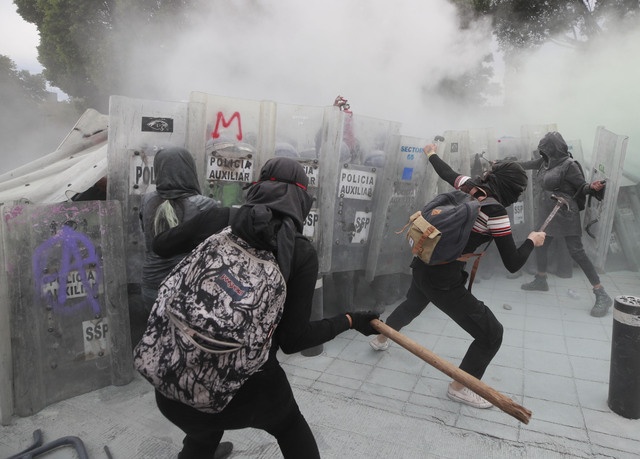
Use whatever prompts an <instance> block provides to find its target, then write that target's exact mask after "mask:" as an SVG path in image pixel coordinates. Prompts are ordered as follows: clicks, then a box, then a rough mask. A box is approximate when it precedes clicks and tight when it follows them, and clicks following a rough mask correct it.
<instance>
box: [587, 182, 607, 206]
mask: <svg viewBox="0 0 640 459" xmlns="http://www.w3.org/2000/svg"><path fill="white" fill-rule="evenodd" d="M606 183H607V181H606V180H596V181H594V182H592V183H591V184H589V194H591V196H593V197H594V198H596V199H597V200H598V201H602V200H603V199H604V190H605V187H606Z"/></svg>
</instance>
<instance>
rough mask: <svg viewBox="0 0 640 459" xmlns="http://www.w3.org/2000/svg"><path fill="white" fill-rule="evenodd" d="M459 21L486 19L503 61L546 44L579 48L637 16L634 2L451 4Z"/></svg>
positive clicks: (639, 5) (490, 0)
mask: <svg viewBox="0 0 640 459" xmlns="http://www.w3.org/2000/svg"><path fill="white" fill-rule="evenodd" d="M454 3H455V4H456V5H458V7H459V8H460V11H461V12H462V13H461V14H463V17H478V16H489V17H491V19H492V24H493V30H494V33H495V36H496V38H497V40H498V43H499V45H500V47H501V49H502V50H503V51H504V53H505V55H506V56H507V58H508V57H509V56H511V55H513V54H517V53H518V51H521V50H522V49H526V48H534V47H537V46H540V45H542V44H544V43H546V42H549V41H555V42H558V43H560V44H563V45H567V46H573V47H581V46H587V45H588V44H589V42H590V41H591V40H593V39H596V38H597V37H598V36H600V35H602V34H606V33H607V32H609V31H613V30H616V29H618V28H619V27H621V26H625V24H629V25H630V26H632V24H633V21H634V19H636V18H637V17H638V13H639V12H640V2H638V1H637V0H586V1H583V0H542V1H541V0H536V1H530V0H478V1H471V2H468V1H461V0H458V1H455V0H454Z"/></svg>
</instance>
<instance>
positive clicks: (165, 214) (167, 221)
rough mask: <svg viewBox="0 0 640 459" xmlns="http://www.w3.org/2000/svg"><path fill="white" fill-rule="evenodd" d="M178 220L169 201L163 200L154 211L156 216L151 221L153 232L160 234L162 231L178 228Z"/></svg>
mask: <svg viewBox="0 0 640 459" xmlns="http://www.w3.org/2000/svg"><path fill="white" fill-rule="evenodd" d="M179 223H180V220H179V219H178V216H177V215H176V211H175V209H174V208H173V205H171V201H169V200H167V199H165V200H164V201H162V204H160V205H159V206H158V208H157V209H156V215H155V217H154V219H153V232H154V234H156V235H157V234H160V233H162V232H163V231H166V230H168V229H171V228H173V227H174V226H178V224H179Z"/></svg>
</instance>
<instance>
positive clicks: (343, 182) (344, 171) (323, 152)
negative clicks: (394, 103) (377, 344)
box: [318, 107, 399, 312]
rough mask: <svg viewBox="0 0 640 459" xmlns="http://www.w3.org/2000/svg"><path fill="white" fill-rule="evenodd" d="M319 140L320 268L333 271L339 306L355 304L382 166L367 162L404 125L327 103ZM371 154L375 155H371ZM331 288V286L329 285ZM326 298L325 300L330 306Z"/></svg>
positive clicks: (378, 212)
mask: <svg viewBox="0 0 640 459" xmlns="http://www.w3.org/2000/svg"><path fill="white" fill-rule="evenodd" d="M325 115H326V116H325V118H324V122H323V128H322V131H321V132H322V134H321V140H320V144H321V147H320V158H319V161H320V164H321V168H320V183H321V188H320V190H319V196H318V204H319V207H318V208H319V215H320V219H319V225H320V226H319V241H318V254H319V258H320V263H321V270H322V271H321V272H322V273H323V274H331V276H330V278H331V279H332V280H333V281H334V282H335V284H336V289H335V291H336V292H337V293H338V294H339V296H340V297H339V298H338V300H337V301H336V302H329V304H334V303H337V304H338V305H339V308H340V309H338V310H337V311H336V312H342V311H344V308H352V307H353V303H354V300H355V292H356V291H357V284H358V282H359V279H360V278H361V277H362V275H363V274H364V270H365V267H366V262H367V255H368V252H369V244H370V231H371V228H372V224H373V222H374V220H375V218H378V217H379V216H381V212H380V211H378V209H377V207H376V206H377V201H376V199H375V196H376V185H377V181H378V174H379V173H380V172H381V170H380V167H379V166H378V165H377V164H378V163H376V162H375V161H373V162H368V163H367V164H365V159H366V158H369V157H370V156H372V155H374V156H375V154H374V152H386V151H387V148H388V146H389V144H390V142H391V139H392V136H394V135H396V134H397V132H398V130H399V124H398V123H394V122H390V121H384V120H378V119H374V118H368V117H364V116H360V115H357V114H353V113H350V112H341V111H340V110H339V109H338V108H337V107H328V108H327V111H326V113H325ZM369 159H372V158H369ZM325 287H326V285H325ZM326 304H327V301H325V305H326Z"/></svg>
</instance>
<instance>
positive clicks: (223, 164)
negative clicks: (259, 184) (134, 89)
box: [188, 92, 275, 207]
mask: <svg viewBox="0 0 640 459" xmlns="http://www.w3.org/2000/svg"><path fill="white" fill-rule="evenodd" d="M274 110H275V104H274V103H273V102H268V101H263V102H259V101H252V100H244V99H237V98H230V97H222V96H216V95H212V94H206V93H202V92H193V93H191V95H190V98H189V111H190V115H189V121H190V126H189V139H188V145H189V149H190V150H192V151H202V152H204V158H203V160H204V171H205V173H204V180H203V182H202V183H201V187H202V190H203V194H205V195H207V196H209V197H211V198H213V199H215V200H217V201H219V202H220V203H221V204H222V206H224V207H228V206H236V205H241V204H243V203H244V192H243V188H244V186H245V185H247V184H249V183H251V182H253V181H254V180H255V177H256V175H257V174H258V173H259V171H260V168H261V167H262V165H263V164H264V162H265V161H266V159H267V158H266V155H265V151H267V150H268V148H269V146H270V142H271V135H272V134H271V131H273V129H272V128H271V126H270V125H271V122H270V121H269V120H270V119H272V118H273V113H274ZM205 190H206V191H205Z"/></svg>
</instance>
